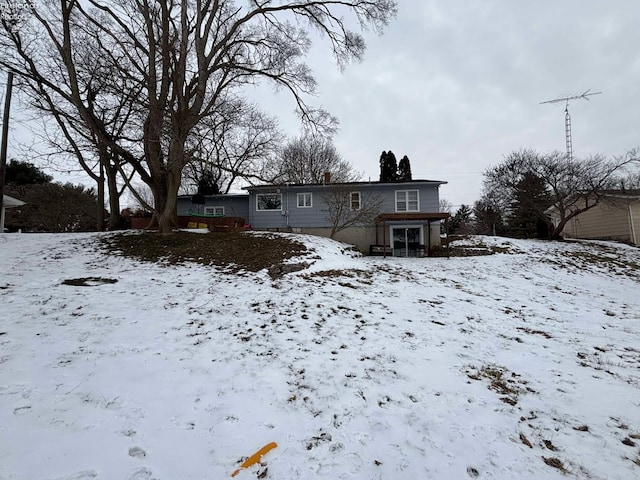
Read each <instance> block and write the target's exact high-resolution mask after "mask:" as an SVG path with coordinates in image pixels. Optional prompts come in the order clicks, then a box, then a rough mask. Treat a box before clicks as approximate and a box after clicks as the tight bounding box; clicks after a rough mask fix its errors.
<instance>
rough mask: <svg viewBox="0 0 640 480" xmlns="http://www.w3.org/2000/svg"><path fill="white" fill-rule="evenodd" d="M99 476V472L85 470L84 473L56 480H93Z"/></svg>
mask: <svg viewBox="0 0 640 480" xmlns="http://www.w3.org/2000/svg"><path fill="white" fill-rule="evenodd" d="M97 476H98V472H96V471H95V470H83V471H82V472H78V473H74V474H73V475H69V476H68V477H58V478H56V479H55V480H90V479H91V478H96V477H97Z"/></svg>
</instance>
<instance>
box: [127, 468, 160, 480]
mask: <svg viewBox="0 0 640 480" xmlns="http://www.w3.org/2000/svg"><path fill="white" fill-rule="evenodd" d="M126 480H158V479H157V477H154V476H153V473H152V472H151V470H149V469H148V468H145V467H140V468H136V469H135V470H133V471H132V472H131V473H130V474H129V476H128V477H127V478H126Z"/></svg>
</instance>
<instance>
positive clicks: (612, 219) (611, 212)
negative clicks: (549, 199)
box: [546, 190, 640, 245]
mask: <svg viewBox="0 0 640 480" xmlns="http://www.w3.org/2000/svg"><path fill="white" fill-rule="evenodd" d="M583 205H584V203H583V204H581V205H579V207H582V206H583ZM546 213H547V214H548V215H549V217H550V218H551V220H552V221H553V223H554V225H558V223H559V214H558V210H557V208H556V207H551V208H549V209H548V210H547V211H546ZM562 236H563V237H565V238H584V239H600V240H620V241H623V242H629V243H632V244H634V245H640V190H626V191H623V190H611V191H607V192H605V193H604V194H603V196H602V199H601V200H600V202H599V203H598V204H597V205H596V206H594V207H593V208H590V209H589V210H587V211H585V212H583V213H580V214H578V215H576V216H575V217H573V218H572V219H570V220H569V222H568V223H567V224H566V225H565V227H564V229H563V231H562Z"/></svg>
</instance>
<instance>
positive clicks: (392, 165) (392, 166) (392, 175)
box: [387, 150, 398, 182]
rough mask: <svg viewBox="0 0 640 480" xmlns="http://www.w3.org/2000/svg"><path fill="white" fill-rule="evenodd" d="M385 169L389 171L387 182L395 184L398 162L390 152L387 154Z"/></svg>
mask: <svg viewBox="0 0 640 480" xmlns="http://www.w3.org/2000/svg"><path fill="white" fill-rule="evenodd" d="M387 169H388V170H389V179H388V180H387V182H395V181H396V180H398V161H397V160H396V156H395V155H394V154H393V152H392V151H391V150H389V151H388V152H387Z"/></svg>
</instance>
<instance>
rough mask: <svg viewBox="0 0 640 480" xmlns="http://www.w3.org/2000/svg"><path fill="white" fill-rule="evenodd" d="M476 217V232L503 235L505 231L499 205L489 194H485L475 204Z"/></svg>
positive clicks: (474, 214)
mask: <svg viewBox="0 0 640 480" xmlns="http://www.w3.org/2000/svg"><path fill="white" fill-rule="evenodd" d="M473 216H474V217H475V219H476V222H475V233H477V234H479V235H503V234H504V233H505V228H504V223H503V221H502V212H501V210H500V207H499V205H497V203H496V202H494V201H492V199H491V198H489V197H488V196H486V195H485V196H483V197H482V198H481V199H480V200H477V201H476V202H475V203H474V205H473Z"/></svg>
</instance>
